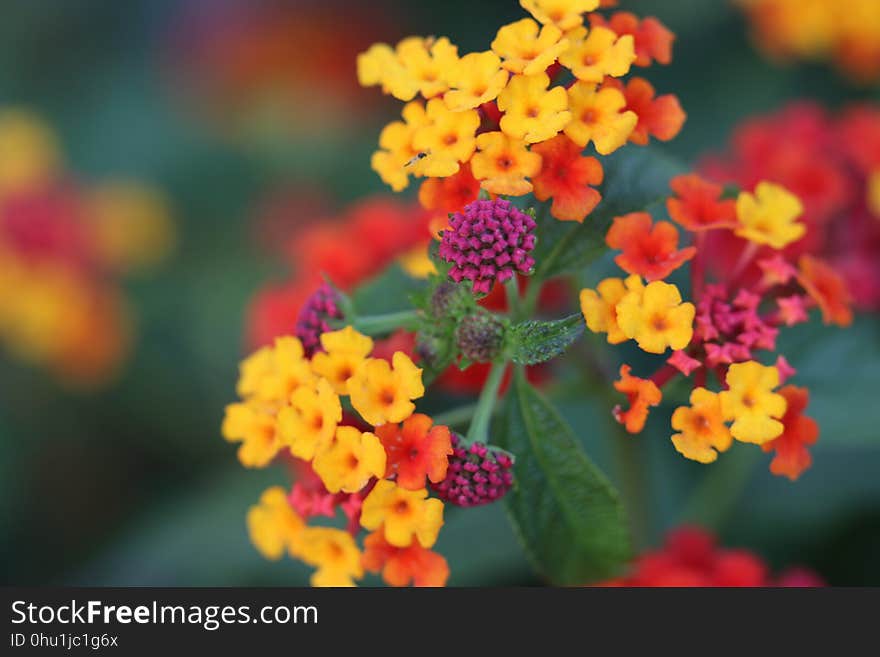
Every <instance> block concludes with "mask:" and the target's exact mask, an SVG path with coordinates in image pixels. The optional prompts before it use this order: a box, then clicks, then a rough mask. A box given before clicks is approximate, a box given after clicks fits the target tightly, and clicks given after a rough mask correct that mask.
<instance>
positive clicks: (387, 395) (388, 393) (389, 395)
mask: <svg viewBox="0 0 880 657" xmlns="http://www.w3.org/2000/svg"><path fill="white" fill-rule="evenodd" d="M379 401H380V402H381V403H382V404H383V405H385V406H391V404H393V403H394V390H393V389H392V388H384V389H383V390H382V391H381V392H380V393H379Z"/></svg>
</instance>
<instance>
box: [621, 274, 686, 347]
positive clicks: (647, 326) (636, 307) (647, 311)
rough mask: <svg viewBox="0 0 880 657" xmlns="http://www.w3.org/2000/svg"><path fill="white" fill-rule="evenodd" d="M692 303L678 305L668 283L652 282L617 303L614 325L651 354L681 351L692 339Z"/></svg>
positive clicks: (678, 295)
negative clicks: (616, 324) (669, 349)
mask: <svg viewBox="0 0 880 657" xmlns="http://www.w3.org/2000/svg"><path fill="white" fill-rule="evenodd" d="M694 312H695V309H694V304H692V303H689V302H686V303H682V301H681V293H679V291H678V288H677V287H676V286H675V285H672V284H671V283H664V282H663V281H653V282H651V283H648V285H647V286H646V287H645V288H644V291H641V290H640V291H634V292H629V293H627V295H626V296H625V297H624V298H623V299H622V300H621V301H620V303H619V304H617V323H618V324H619V325H620V329H621V330H622V331H623V334H624V335H626V337H628V338H631V339H633V340H635V341H636V342H637V343H638V344H639V347H641V348H642V349H643V350H645V351H648V352H650V353H653V354H662V353H663V352H664V351H666V348H667V347H672V348H673V349H684V348H685V347H687V346H688V344H689V343H690V341H691V337H692V336H693V332H694V330H693V322H694Z"/></svg>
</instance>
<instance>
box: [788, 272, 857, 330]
mask: <svg viewBox="0 0 880 657" xmlns="http://www.w3.org/2000/svg"><path fill="white" fill-rule="evenodd" d="M797 278H798V282H799V283H800V284H801V286H802V287H803V288H804V290H806V292H807V294H809V295H810V297H812V299H813V301H815V302H816V305H818V306H819V309H820V310H821V311H822V319H823V320H824V321H825V323H826V324H837V325H838V326H849V325H850V324H852V320H853V313H852V308H850V304H851V303H852V298H851V296H850V293H849V289H848V288H847V286H846V282H845V281H844V280H843V277H842V276H841V275H840V274H838V273H837V272H836V271H834V269H832V268H831V266H830V265H828V264H827V263H825V262H824V261H822V260H820V259H819V258H814V257H813V256H809V255H803V256H801V257H800V259H799V260H798V276H797Z"/></svg>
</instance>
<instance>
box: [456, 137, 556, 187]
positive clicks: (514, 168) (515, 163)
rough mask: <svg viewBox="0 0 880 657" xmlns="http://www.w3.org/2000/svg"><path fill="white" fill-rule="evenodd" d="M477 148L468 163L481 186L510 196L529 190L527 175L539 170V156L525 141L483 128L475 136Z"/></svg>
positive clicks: (534, 173) (530, 184)
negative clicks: (484, 130)
mask: <svg viewBox="0 0 880 657" xmlns="http://www.w3.org/2000/svg"><path fill="white" fill-rule="evenodd" d="M477 148H478V149H479V150H478V151H477V152H476V153H475V154H474V156H473V158H472V159H471V165H472V166H473V172H474V177H475V178H476V179H477V180H479V181H480V185H481V186H482V188H483V189H485V190H486V191H487V192H489V193H491V194H506V195H510V196H522V195H523V194H528V193H529V192H531V191H532V183H530V182H529V181H528V178H529V177H531V176H535V175H537V174H538V172H539V171H540V170H541V156H540V155H538V154H537V153H533V152H531V151H530V150H529V149H528V148H527V147H526V143H525V142H524V141H522V140H520V139H512V138H511V137H508V136H507V135H505V134H504V133H503V132H484V133H483V134H481V135H479V136H478V137H477Z"/></svg>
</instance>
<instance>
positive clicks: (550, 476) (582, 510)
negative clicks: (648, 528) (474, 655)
mask: <svg viewBox="0 0 880 657" xmlns="http://www.w3.org/2000/svg"><path fill="white" fill-rule="evenodd" d="M503 424H504V426H503V428H502V431H500V432H499V434H498V435H497V436H496V438H495V440H493V442H495V443H497V444H498V445H499V446H501V447H503V448H504V449H506V450H508V451H510V452H512V453H513V454H515V455H516V465H515V466H514V475H515V477H516V485H515V487H514V489H513V490H512V491H510V492H509V493H508V494H507V496H506V498H505V504H506V505H507V509H508V511H509V513H510V516H511V519H512V521H513V524H514V528H515V529H516V531H517V534H518V535H519V537H520V539H521V541H522V543H523V545H524V547H525V549H526V552H527V553H528V555H529V557H530V558H531V560H532V562H533V564H534V565H535V567H536V568H537V569H538V570H539V571H540V572H541V573H542V574H543V575H544V576H546V577H547V579H549V580H550V581H551V582H552V583H553V584H557V585H569V584H571V585H577V584H586V583H589V582H594V581H597V580H600V579H602V578H606V577H609V576H612V575H614V574H616V572H617V570H618V569H619V567H620V566H621V565H622V564H623V563H624V562H625V561H626V560H627V558H628V557H629V552H630V548H629V536H628V532H627V528H626V522H625V519H624V513H623V509H622V506H621V504H620V500H619V499H618V495H617V492H616V491H615V490H614V488H613V487H612V486H611V484H610V483H609V482H608V480H607V479H606V478H605V476H604V475H603V474H602V473H601V472H600V471H599V470H598V468H596V466H595V465H593V463H592V462H591V461H590V460H589V458H587V455H586V454H585V453H584V451H583V449H582V448H581V447H580V444H579V442H578V441H577V439H576V438H575V436H574V435H573V433H572V431H571V428H570V427H569V426H568V425H567V424H565V422H564V421H563V420H562V418H561V417H560V416H559V414H558V413H557V411H556V409H554V408H553V407H552V406H551V405H550V404H549V403H548V402H547V401H546V400H545V399H544V398H543V397H542V396H541V395H540V394H539V393H538V392H537V391H536V390H535V389H534V388H532V387H531V386H530V385H529V383H528V382H527V381H526V379H525V376H524V374H523V370H522V368H518V369H517V373H516V378H515V382H514V391H513V394H512V395H511V396H510V397H509V399H508V402H507V408H506V410H505V414H504V423H503Z"/></svg>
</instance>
